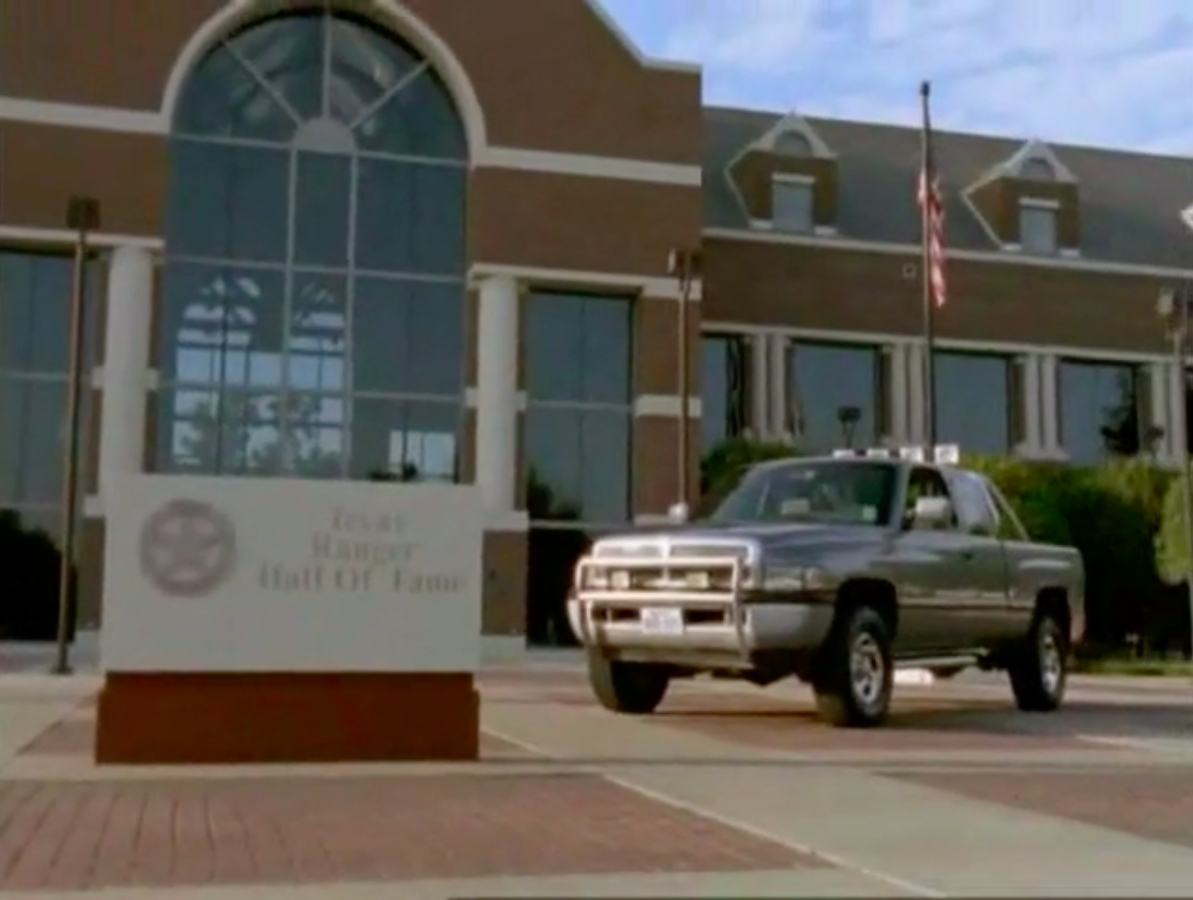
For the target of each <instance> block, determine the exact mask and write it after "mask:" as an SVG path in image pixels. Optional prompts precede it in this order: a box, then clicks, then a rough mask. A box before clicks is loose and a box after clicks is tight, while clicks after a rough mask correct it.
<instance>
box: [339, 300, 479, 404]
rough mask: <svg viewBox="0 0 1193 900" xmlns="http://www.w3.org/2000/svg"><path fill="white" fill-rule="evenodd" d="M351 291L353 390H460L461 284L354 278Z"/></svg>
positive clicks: (432, 392) (462, 326)
mask: <svg viewBox="0 0 1193 900" xmlns="http://www.w3.org/2000/svg"><path fill="white" fill-rule="evenodd" d="M355 292H356V293H355V297H354V300H353V313H352V332H353V350H352V356H353V367H354V368H353V377H354V387H355V389H356V390H357V391H376V392H384V393H406V394H446V395H461V394H462V393H463V390H464V286H463V284H451V283H445V284H437V283H430V282H416V281H404V280H401V279H395V278H357V279H356V282H355Z"/></svg>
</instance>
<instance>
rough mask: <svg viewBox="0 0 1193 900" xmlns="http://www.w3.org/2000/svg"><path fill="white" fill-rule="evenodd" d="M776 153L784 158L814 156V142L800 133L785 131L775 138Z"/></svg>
mask: <svg viewBox="0 0 1193 900" xmlns="http://www.w3.org/2000/svg"><path fill="white" fill-rule="evenodd" d="M775 152H776V153H781V154H783V155H784V156H812V155H813V150H812V142H811V141H810V140H808V136H807V135H805V134H801V133H800V132H798V131H784V132H783V133H782V134H778V135H776V136H775Z"/></svg>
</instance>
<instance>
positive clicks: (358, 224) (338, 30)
mask: <svg viewBox="0 0 1193 900" xmlns="http://www.w3.org/2000/svg"><path fill="white" fill-rule="evenodd" d="M467 157H468V148H467V144H466V139H465V134H464V129H463V126H462V123H461V120H460V117H459V115H458V113H457V110H456V108H455V105H454V103H453V101H452V98H451V96H450V94H449V92H448V90H447V89H446V87H445V86H444V84H443V83H442V81H441V80H440V79H439V78H438V76H437V75H436V73H435V72H434V71H433V70H432V69H431V67H430V66H429V64H428V63H427V61H426V60H425V59H423V58H422V57H421V56H420V55H419V54H417V53H416V52H415V51H414V50H412V49H411V48H410V47H409V46H407V45H406V44H404V43H403V42H401V41H400V40H398V39H396V38H395V37H393V36H391V35H389V34H386V33H384V32H383V31H381V30H380V29H378V28H376V27H375V26H373V25H372V24H371V23H369V22H366V21H364V20H361V19H358V18H354V17H350V16H344V15H339V14H336V13H330V12H323V11H319V12H311V13H299V14H289V15H284V16H279V17H277V18H271V19H266V20H264V21H260V22H257V23H255V24H252V25H250V26H248V27H246V28H245V29H243V30H241V31H239V32H236V33H235V34H233V35H230V36H229V37H228V38H226V39H225V40H223V41H222V42H221V43H219V44H218V45H217V46H216V47H215V48H213V49H212V50H211V51H210V52H209V53H208V54H207V56H206V57H205V58H203V59H202V60H201V61H200V62H199V64H198V65H197V66H196V68H195V70H194V71H193V72H192V73H191V75H190V77H189V79H188V81H187V83H186V85H185V88H184V91H183V94H182V97H181V98H180V101H179V107H178V110H177V113H176V117H175V121H174V122H173V129H172V137H171V146H170V192H169V209H168V221H167V226H166V232H167V236H166V267H165V279H164V314H163V315H162V317H161V319H162V322H163V325H162V334H161V343H160V349H159V351H158V353H159V360H160V369H161V375H162V385H161V390H160V406H159V415H158V444H157V468H158V469H159V470H161V471H169V472H184V473H197V474H198V473H202V474H228V475H235V474H246V475H257V476H266V475H288V476H296V477H312V478H344V477H350V478H377V479H387V480H414V479H442V480H453V479H454V478H455V477H456V471H457V443H458V435H459V433H460V424H461V419H462V415H463V410H464V403H463V398H464V296H465V282H464V278H465V232H464V212H465V194H466V175H467Z"/></svg>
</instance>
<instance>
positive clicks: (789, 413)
mask: <svg viewBox="0 0 1193 900" xmlns="http://www.w3.org/2000/svg"><path fill="white" fill-rule="evenodd" d="M769 343H770V353H768V354H767V368H768V371H769V377H768V378H767V381H768V382H769V385H770V415H771V436H772V437H773V438H774V439H776V440H786V441H790V440H793V439H798V435H796V434H795V433H794V432H795V428H796V421H797V419H796V416H795V414H794V410H793V408H792V404H793V402H794V400H793V398H791V397H790V396H789V391H788V383H787V374H788V373H787V336H786V335H782V334H772V335H770V341H769Z"/></svg>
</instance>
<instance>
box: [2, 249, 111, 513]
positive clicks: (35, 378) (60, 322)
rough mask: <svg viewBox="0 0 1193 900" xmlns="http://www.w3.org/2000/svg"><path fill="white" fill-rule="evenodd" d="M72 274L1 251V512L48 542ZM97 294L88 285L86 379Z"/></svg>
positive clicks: (62, 263)
mask: <svg viewBox="0 0 1193 900" xmlns="http://www.w3.org/2000/svg"><path fill="white" fill-rule="evenodd" d="M71 272H72V263H71V260H70V259H69V258H67V257H61V256H39V255H30V254H22V253H10V252H3V251H0V510H9V511H12V512H16V513H17V514H18V515H19V516H20V518H21V521H22V523H24V525H25V526H26V527H29V528H41V529H44V530H45V531H47V532H48V533H50V534H52V535H56V534H57V532H58V528H59V525H60V521H59V519H60V515H61V503H62V490H63V483H62V469H63V463H64V462H65V458H64V453H65V422H66V419H65V416H66V394H67V372H68V369H69V366H70V359H69V357H70V353H69V340H70V337H69V336H70V299H71ZM94 274H96V273H95V270H94V269H93V270H92V271H91V275H92V276H94ZM97 287H98V278H95V277H90V278H89V279H88V285H87V290H86V294H85V299H86V306H85V307H84V309H85V317H84V323H85V331H84V339H83V340H84V344H83V346H84V351H85V352H84V366H83V377H84V378H86V377H87V373H89V372H90V370H91V366H92V365H93V364H94V362H95V353H94V335H95V323H96V316H95V310H96V300H97V294H96V289H97ZM86 397H87V391H84V393H83V399H84V400H86ZM84 412H86V411H84ZM84 421H85V420H84ZM83 433H84V434H85V433H86V430H85V428H84V432H83Z"/></svg>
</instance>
